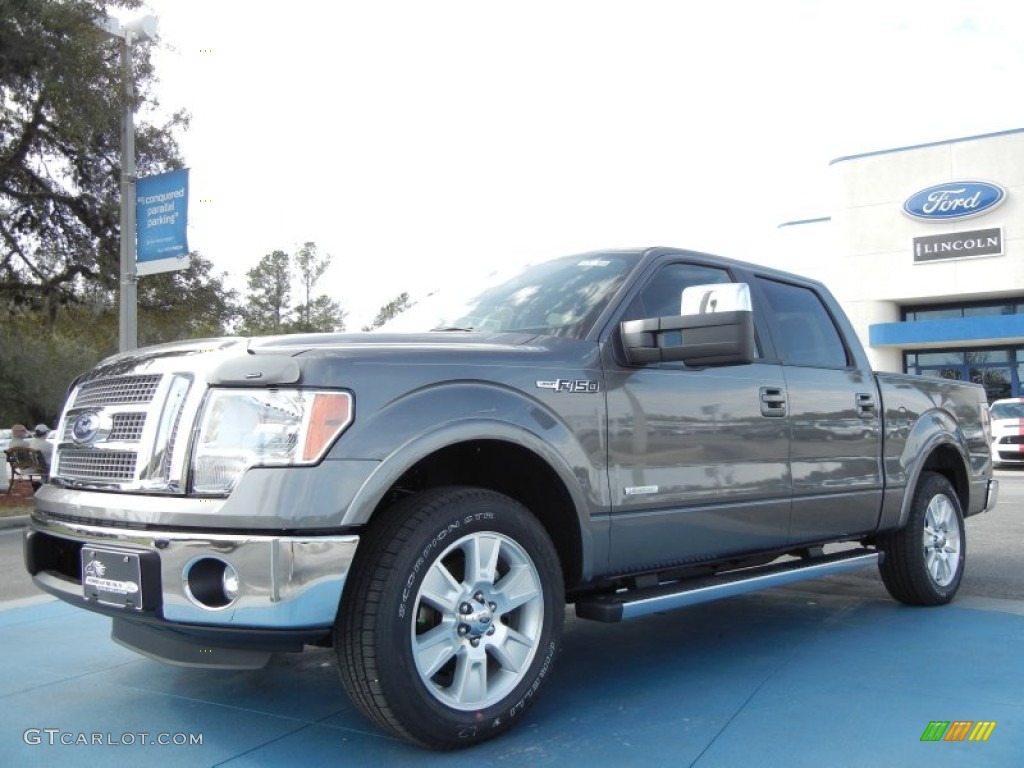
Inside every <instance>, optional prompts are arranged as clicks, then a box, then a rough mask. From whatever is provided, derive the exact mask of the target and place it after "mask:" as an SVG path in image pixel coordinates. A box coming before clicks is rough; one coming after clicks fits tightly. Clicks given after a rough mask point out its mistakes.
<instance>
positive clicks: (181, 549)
mask: <svg viewBox="0 0 1024 768" xmlns="http://www.w3.org/2000/svg"><path fill="white" fill-rule="evenodd" d="M358 543H359V537H358V536H355V535H345V536H331V535H328V536H314V535H305V536H274V535H262V534H261V535H255V534H253V535H250V534H238V535H233V534H213V533H202V532H194V531H170V530H159V531H154V530H143V529H133V528H127V527H115V526H110V525H102V524H86V523H79V522H70V521H65V520H60V519H57V518H54V517H50V516H48V515H46V514H45V513H40V512H38V511H37V512H36V514H35V515H33V517H32V520H31V523H30V526H29V528H28V529H27V530H26V532H25V540H24V546H25V565H26V567H27V569H28V571H29V573H30V574H31V575H32V579H33V581H35V583H36V585H37V586H39V587H40V588H41V589H43V590H45V591H46V592H49V593H51V594H53V595H56V596H57V597H59V598H60V599H62V600H64V601H66V602H68V603H72V604H74V605H78V606H80V607H83V608H87V609H90V610H94V611H98V612H100V613H104V614H106V615H109V616H112V617H114V618H115V619H117V620H120V622H122V627H123V622H128V623H131V624H134V625H147V626H148V627H150V628H151V629H153V630H154V631H156V630H161V629H163V630H171V631H172V632H173V633H174V635H175V636H176V637H177V638H179V639H181V638H188V637H191V638H194V640H195V642H196V643H198V644H200V645H210V644H213V645H216V646H219V647H223V648H230V647H253V646H256V647H264V648H272V647H273V646H274V641H273V638H274V636H275V635H279V636H280V637H281V638H282V639H283V638H285V637H288V638H291V639H292V644H293V645H294V641H295V640H296V639H300V640H301V639H304V638H309V639H311V638H315V637H318V636H323V635H325V634H327V633H328V632H329V630H330V627H331V626H332V625H333V623H334V619H335V616H336V615H337V611H338V605H339V602H340V600H341V592H342V588H343V587H344V584H345V578H346V576H347V574H348V571H349V568H350V566H351V564H352V558H353V557H354V555H355V550H356V546H357V545H358ZM83 547H85V548H87V549H88V550H92V549H98V550H102V551H104V552H115V553H123V554H124V555H126V556H137V558H138V563H139V567H138V573H139V581H140V582H141V583H140V584H139V585H138V587H139V590H138V598H136V599H134V601H133V602H131V603H129V604H128V605H120V606H119V605H116V604H111V603H109V602H101V601H100V600H98V599H97V598H96V597H95V595H92V596H87V593H89V592H91V591H93V590H89V589H86V587H85V586H84V585H83V566H82V549H83ZM211 563H212V564H213V568H214V570H216V567H217V564H218V563H225V564H227V565H229V566H230V567H231V569H233V570H234V572H235V573H236V574H237V577H238V587H237V596H236V597H234V599H232V600H230V601H217V600H210V598H209V595H208V594H207V592H208V590H204V589H203V588H202V587H203V584H199V583H198V580H199V579H200V578H204V573H208V572H209V571H210V568H209V567H208V566H209V565H210V564H211ZM197 564H199V565H197ZM206 581H209V579H208V578H207V579H206ZM218 602H223V604H220V605H218V604H217V603H218ZM121 634H122V635H125V634H126V633H124V632H122V633H121ZM115 639H118V640H120V641H121V642H124V643H125V644H129V645H133V647H135V645H137V644H132V643H131V642H130V641H126V639H125V637H117V633H116V632H115ZM299 647H301V643H299ZM137 649H138V650H140V651H142V652H144V653H147V654H148V655H151V656H157V657H161V654H160V653H158V652H152V651H148V650H147V649H146V648H137ZM165 660H169V661H177V662H178V663H187V662H185V661H182V660H181V659H173V658H167V659H165Z"/></svg>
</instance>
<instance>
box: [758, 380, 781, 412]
mask: <svg viewBox="0 0 1024 768" xmlns="http://www.w3.org/2000/svg"><path fill="white" fill-rule="evenodd" d="M760 398H761V415H762V416H770V417H773V418H778V417H780V416H785V415H786V393H785V391H784V390H783V389H782V387H761V389H760Z"/></svg>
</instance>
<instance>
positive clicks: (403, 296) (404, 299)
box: [363, 291, 412, 331]
mask: <svg viewBox="0 0 1024 768" xmlns="http://www.w3.org/2000/svg"><path fill="white" fill-rule="evenodd" d="M411 306H412V303H411V302H410V301H409V294H408V293H405V292H404V291H403V292H402V293H400V294H398V296H396V297H395V298H393V299H392V300H391V301H389V302H388V303H387V304H385V305H384V306H382V307H381V308H380V310H379V311H378V312H377V316H376V317H375V318H373V322H372V323H371V324H370V325H364V326H363V330H364V331H372V330H373V329H374V328H380V327H381V326H382V325H384V323H386V322H387V321H388V320H390V319H391V318H393V317H394V316H395V315H399V314H401V313H402V312H405V310H407V309H408V308H409V307H411Z"/></svg>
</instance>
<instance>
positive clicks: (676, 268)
mask: <svg viewBox="0 0 1024 768" xmlns="http://www.w3.org/2000/svg"><path fill="white" fill-rule="evenodd" d="M731 281H732V279H731V278H730V277H729V273H728V272H726V271H725V270H724V269H718V268H717V267H705V266H702V265H700V264H667V265H665V266H664V267H662V268H661V269H659V270H658V271H657V272H656V273H655V274H654V277H652V278H651V280H650V282H648V283H647V285H646V286H644V289H643V290H642V291H641V292H640V295H639V296H637V297H636V298H635V299H633V301H632V302H631V303H630V305H629V308H628V309H627V310H626V313H625V314H624V315H623V316H622V319H623V320H640V319H641V318H649V317H676V316H677V315H680V314H682V307H681V302H682V295H683V289H684V288H689V287H691V286H694V285H716V284H719V283H728V282H731Z"/></svg>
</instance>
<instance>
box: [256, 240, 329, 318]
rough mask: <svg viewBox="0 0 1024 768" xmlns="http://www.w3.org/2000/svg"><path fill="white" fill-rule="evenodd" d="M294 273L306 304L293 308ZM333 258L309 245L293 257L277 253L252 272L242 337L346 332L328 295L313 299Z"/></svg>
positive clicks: (264, 258) (304, 246)
mask: <svg viewBox="0 0 1024 768" xmlns="http://www.w3.org/2000/svg"><path fill="white" fill-rule="evenodd" d="M293 262H294V271H295V273H296V277H297V279H298V283H299V289H300V290H301V291H302V295H303V296H304V297H305V299H306V300H305V302H304V303H302V304H300V305H298V306H297V307H295V309H294V310H293V309H292V308H291V296H292V289H291V278H292V272H293ZM330 263H331V257H330V256H329V255H327V254H320V252H319V251H318V249H317V246H316V243H312V242H307V243H305V244H304V245H303V246H302V248H300V249H299V251H298V252H297V253H296V254H295V255H294V256H289V255H288V254H287V253H285V252H284V251H274V252H273V253H270V254H267V255H266V256H264V257H263V258H262V259H261V260H260V262H259V264H257V265H256V266H255V267H254V268H253V269H250V270H249V271H248V273H247V275H248V293H247V294H246V298H245V306H244V307H243V308H242V310H241V316H242V324H241V327H240V328H239V330H240V332H241V333H244V334H250V335H258V334H263V333H315V332H329V331H343V330H344V329H345V316H346V315H347V314H348V313H347V312H344V311H343V310H342V309H341V308H340V307H339V306H338V303H337V302H336V301H335V300H334V299H332V298H331V297H330V296H328V295H326V294H321V295H320V296H314V295H313V289H314V287H315V286H316V284H317V282H318V281H319V280H320V278H322V277H323V275H324V273H325V272H326V271H327V268H328V267H329V266H330Z"/></svg>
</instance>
